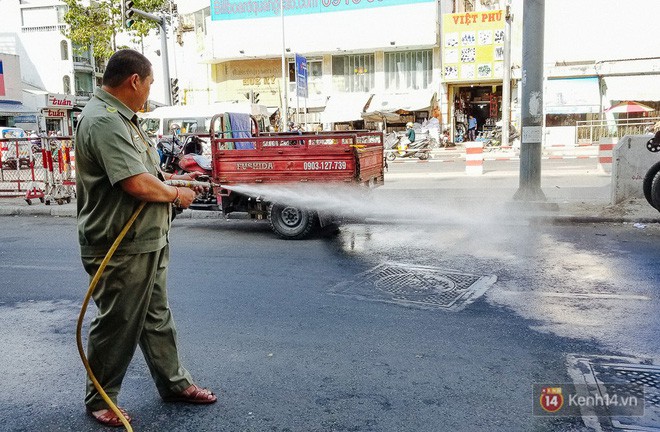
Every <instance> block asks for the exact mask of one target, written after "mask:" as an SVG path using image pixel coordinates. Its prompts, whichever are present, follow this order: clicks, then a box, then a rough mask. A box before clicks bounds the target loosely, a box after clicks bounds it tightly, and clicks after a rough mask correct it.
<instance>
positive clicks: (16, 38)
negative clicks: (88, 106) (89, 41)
mask: <svg viewBox="0 0 660 432" xmlns="http://www.w3.org/2000/svg"><path fill="white" fill-rule="evenodd" d="M0 8H1V9H2V11H3V16H4V17H5V20H4V25H3V33H2V34H1V35H2V37H3V43H2V45H1V46H0V52H3V53H7V54H11V55H15V56H17V57H18V59H19V64H20V81H21V88H22V95H21V97H20V98H19V99H20V102H21V103H22V104H23V105H24V106H25V107H26V108H27V110H28V111H30V112H31V114H28V115H19V116H10V117H9V118H10V120H9V121H11V122H12V123H15V124H17V125H18V126H21V127H23V128H25V129H33V130H38V131H40V132H45V133H60V134H63V135H70V134H72V133H73V130H74V126H75V118H76V115H77V113H78V112H79V111H80V110H81V109H82V107H83V106H84V105H85V103H86V102H87V101H88V100H89V99H90V97H91V95H92V93H93V91H94V88H95V87H96V85H97V84H98V80H99V79H100V77H101V76H102V72H103V71H102V69H99V68H97V67H96V66H95V64H94V59H93V56H92V55H91V52H90V50H89V49H82V50H79V49H76V47H74V46H72V44H71V41H70V40H68V39H67V38H66V37H65V36H64V35H63V34H62V30H63V29H64V28H65V26H66V24H65V23H64V14H65V12H66V5H65V4H64V3H63V2H61V1H58V0H38V1H37V0H0ZM0 115H1V114H0ZM16 117H18V118H16ZM17 120H18V121H17Z"/></svg>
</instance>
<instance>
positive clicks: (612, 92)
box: [603, 75, 660, 102]
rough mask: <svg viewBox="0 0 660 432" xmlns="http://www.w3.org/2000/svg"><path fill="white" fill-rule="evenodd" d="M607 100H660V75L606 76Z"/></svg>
mask: <svg viewBox="0 0 660 432" xmlns="http://www.w3.org/2000/svg"><path fill="white" fill-rule="evenodd" d="M603 79H604V80H605V87H606V90H605V97H604V98H603V99H605V100H607V101H626V100H630V101H636V102H644V101H653V102H660V75H638V76H616V77H605V78H603Z"/></svg>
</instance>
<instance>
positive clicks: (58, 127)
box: [46, 118, 63, 136]
mask: <svg viewBox="0 0 660 432" xmlns="http://www.w3.org/2000/svg"><path fill="white" fill-rule="evenodd" d="M46 133H47V134H48V135H49V136H50V135H62V133H63V128H62V120H61V119H55V118H47V119H46Z"/></svg>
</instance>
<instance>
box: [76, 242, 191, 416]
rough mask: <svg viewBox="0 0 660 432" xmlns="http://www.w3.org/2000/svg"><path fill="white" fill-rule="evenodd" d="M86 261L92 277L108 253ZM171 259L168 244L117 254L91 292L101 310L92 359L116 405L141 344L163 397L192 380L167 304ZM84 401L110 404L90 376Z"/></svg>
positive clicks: (93, 328) (93, 327)
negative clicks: (167, 283)
mask: <svg viewBox="0 0 660 432" xmlns="http://www.w3.org/2000/svg"><path fill="white" fill-rule="evenodd" d="M82 261H83V266H84V267H85V271H86V272H87V273H88V274H89V275H90V280H91V278H92V277H93V276H94V274H95V273H96V270H97V269H98V268H99V266H100V265H101V261H103V257H83V258H82ZM168 263H169V246H165V247H163V248H162V249H160V250H159V251H156V252H150V253H143V254H136V255H115V256H113V257H112V259H111V260H110V262H109V263H108V266H107V267H106V268H105V271H104V272H103V276H102V277H101V279H100V280H99V283H98V285H97V286H96V290H95V291H94V295H93V296H92V297H93V299H94V302H95V303H96V306H97V308H98V312H97V314H96V317H95V318H94V319H93V320H92V323H91V324H90V329H89V340H88V345H87V358H88V359H89V364H90V366H91V368H92V371H93V372H94V375H95V376H96V379H97V380H98V381H99V383H100V384H101V386H102V387H103V389H104V390H105V392H106V393H107V394H108V396H109V397H110V399H112V401H113V402H114V403H115V404H116V403H117V395H118V394H119V390H120V388H121V384H122V381H123V379H124V376H125V375H126V370H127V369H128V365H129V364H130V362H131V359H132V358H133V354H135V349H136V348H137V346H138V344H139V345H140V349H141V350H142V353H143V355H144V358H145V360H146V362H147V365H148V367H149V370H150V372H151V376H152V377H153V380H154V382H155V383H156V388H157V389H158V392H159V393H160V395H161V396H162V397H166V396H169V395H172V394H173V393H179V392H181V391H183V390H185V389H186V388H188V387H189V386H190V385H191V384H192V383H193V381H192V377H191V376H190V373H188V371H187V370H186V369H185V368H184V367H183V366H181V362H180V359H179V354H178V350H177V341H176V328H175V326H174V320H173V318H172V312H171V311H170V308H169V304H168V302H167V287H166V281H167V266H168ZM85 405H86V406H87V408H88V409H90V410H93V411H96V410H100V409H104V408H107V404H106V403H105V402H104V401H103V399H102V398H101V395H100V394H99V393H98V391H97V390H96V389H95V388H94V385H93V384H92V382H91V380H90V379H89V377H88V378H87V395H86V397H85Z"/></svg>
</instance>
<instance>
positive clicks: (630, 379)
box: [568, 355, 660, 431]
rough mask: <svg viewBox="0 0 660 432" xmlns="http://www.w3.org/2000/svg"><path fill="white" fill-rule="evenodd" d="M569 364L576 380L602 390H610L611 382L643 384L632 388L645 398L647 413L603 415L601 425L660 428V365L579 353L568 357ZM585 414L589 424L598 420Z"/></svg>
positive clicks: (617, 428) (646, 429) (596, 389)
mask: <svg viewBox="0 0 660 432" xmlns="http://www.w3.org/2000/svg"><path fill="white" fill-rule="evenodd" d="M568 364H569V374H570V375H571V377H572V378H573V381H574V383H575V384H587V385H589V386H591V387H592V388H593V389H594V391H596V392H599V393H604V392H606V388H607V385H610V384H613V385H617V384H623V385H628V384H633V385H639V386H643V391H641V390H640V391H638V392H635V391H632V390H631V393H632V394H633V395H634V396H636V397H638V398H640V399H643V400H644V416H643V417H612V418H610V419H603V418H600V419H598V423H599V425H600V426H604V427H605V429H608V428H609V429H613V430H643V431H660V366H656V365H649V364H647V362H645V361H643V360H640V359H637V358H631V357H607V356H575V355H571V356H569V357H568ZM586 415H588V413H583V416H586ZM583 418H584V420H585V424H587V425H588V426H589V423H590V422H594V421H595V420H594V419H593V418H591V419H589V418H587V417H583Z"/></svg>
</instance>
